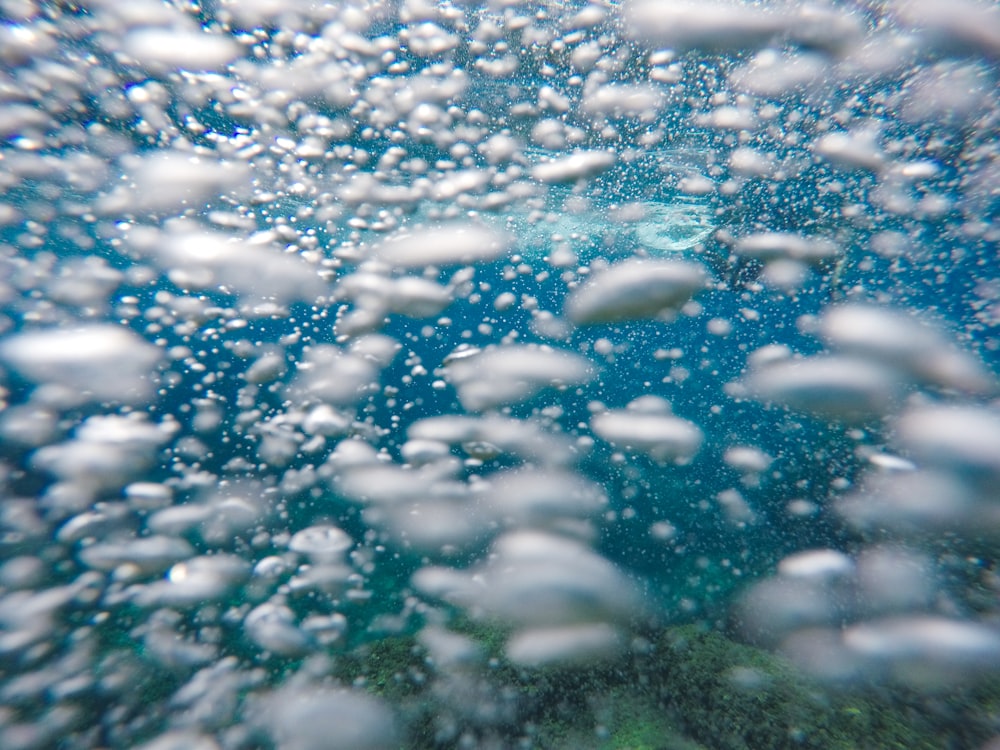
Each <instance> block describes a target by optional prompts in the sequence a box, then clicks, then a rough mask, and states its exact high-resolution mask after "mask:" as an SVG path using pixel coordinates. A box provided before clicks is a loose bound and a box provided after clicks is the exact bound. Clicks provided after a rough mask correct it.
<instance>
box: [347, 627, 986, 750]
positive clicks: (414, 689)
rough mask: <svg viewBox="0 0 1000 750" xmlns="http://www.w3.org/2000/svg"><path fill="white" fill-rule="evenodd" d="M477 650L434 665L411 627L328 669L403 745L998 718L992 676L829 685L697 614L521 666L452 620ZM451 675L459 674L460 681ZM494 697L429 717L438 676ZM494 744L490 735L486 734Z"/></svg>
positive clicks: (784, 737) (971, 740)
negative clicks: (392, 717) (930, 687)
mask: <svg viewBox="0 0 1000 750" xmlns="http://www.w3.org/2000/svg"><path fill="white" fill-rule="evenodd" d="M462 630H464V632H465V634H466V635H469V636H471V637H473V638H475V640H476V641H477V642H478V643H479V645H480V646H481V648H482V651H483V656H482V658H481V660H480V661H478V662H476V663H474V664H465V665H463V666H462V667H461V668H459V669H458V670H457V672H456V673H454V674H452V673H449V672H448V671H447V670H442V671H441V672H440V673H439V672H437V671H436V670H435V667H434V665H433V663H431V662H430V661H429V659H428V656H427V653H426V651H425V650H424V649H423V647H422V646H421V645H420V644H419V642H418V640H417V639H416V638H415V637H413V636H408V635H407V636H396V637H391V638H384V639H381V640H379V641H375V642H372V643H369V644H366V645H365V646H362V647H359V648H356V649H352V650H351V651H350V652H347V653H344V654H340V655H338V656H337V657H336V658H335V665H336V667H335V670H334V672H335V674H336V677H337V678H338V679H339V680H340V681H342V682H344V683H345V684H353V685H356V686H361V687H363V688H364V689H366V690H368V691H369V692H371V693H372V694H374V695H377V696H380V697H382V698H384V699H386V700H387V701H389V702H390V703H391V704H392V705H394V706H395V707H396V709H397V711H398V713H399V714H400V716H401V718H402V720H403V722H404V723H405V724H406V725H407V727H408V733H407V740H406V744H405V745H404V747H406V748H414V749H417V748H458V747H460V746H462V744H463V743H468V742H469V741H470V738H472V740H473V741H474V742H477V743H480V744H482V745H483V746H485V745H490V744H492V745H496V746H503V747H511V746H517V747H526V748H553V749H561V748H580V749H592V750H758V749H759V748H765V747H766V748H775V749H776V750H781V749H783V748H788V749H792V748H794V749H796V750H798V749H801V748H816V750H820V749H823V750H848V749H852V750H853V749H861V750H863V749H866V748H871V749H872V750H874V749H875V748H879V749H881V748H890V749H892V748H895V749H899V750H903V749H904V748H905V750H931V749H932V748H944V747H951V748H964V747H978V746H980V745H982V744H983V743H984V742H986V741H987V740H988V739H989V738H990V737H991V736H993V734H995V733H996V732H997V730H998V717H1000V685H997V684H994V683H984V684H980V685H974V686H969V687H968V688H967V689H965V690H963V691H959V692H958V693H954V694H949V695H936V696H928V695H923V694H918V693H915V692H911V691H907V690H906V689H904V688H901V687H898V686H897V687H892V688H890V687H887V686H882V687H876V686H871V685H867V686H841V687H836V688H835V687H831V686H829V685H825V684H822V683H819V682H817V681H815V680H814V679H812V678H810V677H809V676H807V675H804V674H803V673H802V672H801V671H799V670H798V669H797V668H796V667H795V666H794V665H792V664H791V663H789V662H787V661H786V660H785V659H783V658H781V657H780V656H777V655H775V654H773V653H770V652H768V651H766V650H763V649H760V648H757V647H754V646H750V645H746V644H742V643H739V642H736V641H734V640H732V639H730V638H728V637H726V636H725V635H723V634H721V633H719V632H715V631H712V630H707V629H704V628H701V627H698V626H694V625H691V626H681V627H673V628H668V629H665V630H663V631H661V632H660V633H658V634H656V637H655V638H654V637H652V636H650V637H649V638H648V639H646V640H642V639H639V640H637V641H636V643H635V648H634V649H633V652H632V653H631V654H629V655H628V656H626V657H623V658H622V659H620V660H617V661H613V662H604V663H597V664H593V665H590V666H583V667H581V666H576V667H558V666H552V667H547V668H541V669H525V668H522V667H518V666H517V665H513V664H511V663H509V662H508V661H507V660H506V659H505V658H504V657H503V652H502V644H503V641H504V638H505V636H506V635H507V631H506V630H505V629H503V628H493V627H491V626H488V625H483V624H479V623H470V622H465V623H463V625H462ZM463 681H464V682H463ZM449 684H450V685H451V686H452V687H454V686H455V685H456V684H459V685H466V686H467V687H468V689H469V690H475V691H478V692H479V694H481V695H482V699H483V700H484V701H488V700H489V696H491V695H495V696H500V695H503V696H505V697H504V698H503V700H504V701H505V702H506V703H505V705H506V709H507V710H506V713H504V714H503V716H502V717H501V718H496V717H493V718H491V719H490V720H489V721H478V720H469V722H470V723H469V725H468V726H463V725H462V722H463V720H466V719H467V718H468V717H465V719H463V717H460V716H458V717H456V716H449V717H446V718H447V721H448V723H449V729H448V731H445V730H443V729H442V723H443V721H444V719H443V718H442V716H441V715H439V713H438V712H439V710H440V706H439V701H438V699H437V697H436V696H439V695H440V692H439V691H440V690H441V689H442V686H443V685H444V686H448V685H449ZM498 743H499V744H498Z"/></svg>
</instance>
